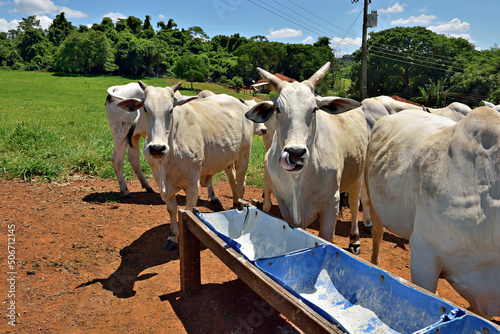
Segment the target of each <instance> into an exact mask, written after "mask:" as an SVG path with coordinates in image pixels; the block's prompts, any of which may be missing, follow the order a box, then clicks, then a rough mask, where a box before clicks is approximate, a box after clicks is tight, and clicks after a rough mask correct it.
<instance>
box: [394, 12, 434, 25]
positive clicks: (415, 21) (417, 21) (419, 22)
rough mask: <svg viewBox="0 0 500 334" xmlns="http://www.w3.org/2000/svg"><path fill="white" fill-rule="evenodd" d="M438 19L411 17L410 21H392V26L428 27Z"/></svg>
mask: <svg viewBox="0 0 500 334" xmlns="http://www.w3.org/2000/svg"><path fill="white" fill-rule="evenodd" d="M436 18H437V17H436V16H435V15H424V14H422V15H420V16H410V17H409V18H408V19H398V20H393V21H391V25H394V26H399V25H408V26H415V25H417V26H427V25H429V24H431V22H432V21H433V20H435V19H436Z"/></svg>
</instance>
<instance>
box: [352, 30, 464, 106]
mask: <svg viewBox="0 0 500 334" xmlns="http://www.w3.org/2000/svg"><path fill="white" fill-rule="evenodd" d="M467 44H468V45H467ZM457 45H460V48H459V49H457V47H456V46H457ZM473 48H474V46H473V45H471V44H470V43H468V42H466V41H465V40H463V39H453V38H450V37H446V36H443V35H438V34H436V33H434V32H432V31H430V30H428V29H426V28H424V27H410V28H405V27H396V28H392V29H387V30H383V31H380V32H373V33H370V38H369V39H368V55H369V59H368V82H367V90H368V95H369V96H376V95H384V94H385V95H392V94H396V95H403V96H407V97H412V96H415V95H418V94H419V89H418V87H423V86H424V85H426V84H428V82H429V80H431V81H433V82H437V81H438V80H444V79H445V78H446V77H448V76H450V75H451V73H452V72H451V71H453V59H456V58H457V57H459V56H460V55H465V54H466V53H467V52H470V51H467V49H468V50H472V49H473ZM360 56H361V52H360V51H359V50H358V51H356V52H355V57H356V59H357V64H356V65H354V66H353V67H352V72H351V80H352V81H353V83H352V86H355V87H358V86H359V76H358V74H359V66H360V65H359V61H360Z"/></svg>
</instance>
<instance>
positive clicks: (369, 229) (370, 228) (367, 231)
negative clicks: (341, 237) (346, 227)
mask: <svg viewBox="0 0 500 334" xmlns="http://www.w3.org/2000/svg"><path fill="white" fill-rule="evenodd" d="M364 229H365V232H366V233H368V234H372V227H371V226H365V227H364Z"/></svg>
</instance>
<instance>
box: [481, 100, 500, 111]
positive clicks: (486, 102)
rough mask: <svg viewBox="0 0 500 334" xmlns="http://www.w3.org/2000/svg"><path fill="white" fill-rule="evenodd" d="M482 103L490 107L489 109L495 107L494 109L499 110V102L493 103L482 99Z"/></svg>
mask: <svg viewBox="0 0 500 334" xmlns="http://www.w3.org/2000/svg"><path fill="white" fill-rule="evenodd" d="M483 103H484V105H485V106H487V107H489V108H491V109H495V110H496V111H500V104H499V105H497V106H496V105H494V104H493V103H491V102H488V101H483Z"/></svg>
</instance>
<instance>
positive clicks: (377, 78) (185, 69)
mask: <svg viewBox="0 0 500 334" xmlns="http://www.w3.org/2000/svg"><path fill="white" fill-rule="evenodd" d="M368 50H369V51H368V96H376V95H400V96H403V97H406V98H413V99H415V100H419V102H421V103H425V104H426V105H428V106H440V105H441V104H446V103H450V102H452V101H460V102H464V103H467V104H469V105H471V106H474V105H478V104H479V101H480V100H481V99H488V100H490V101H491V102H493V103H499V101H500V85H499V83H500V74H499V73H500V49H499V48H498V47H497V46H495V47H493V48H491V49H489V50H481V51H478V50H475V46H474V45H473V44H471V43H470V42H468V41H467V40H465V39H463V38H455V37H449V36H444V35H439V34H436V33H434V32H432V31H430V30H427V29H425V28H424V27H412V28H403V27H397V28H392V29H388V30H384V31H380V32H372V33H370V38H369V40H368ZM327 61H332V62H333V66H332V71H331V72H330V73H329V74H328V75H327V76H326V78H325V79H324V80H323V82H322V83H321V85H320V86H319V87H318V90H317V92H318V93H319V94H323V95H326V94H337V95H341V96H346V95H348V94H350V96H352V97H354V98H356V97H357V91H358V90H359V89H358V87H359V71H360V63H361V49H360V50H358V51H356V52H354V53H353V55H350V56H345V57H343V58H341V59H339V58H337V59H336V58H335V57H334V54H333V51H332V49H331V48H330V45H329V38H328V37H320V38H318V40H317V41H316V42H315V43H314V44H312V45H309V44H285V43H279V42H270V41H268V40H267V38H266V37H265V36H253V37H251V38H246V37H243V36H240V35H239V34H238V33H235V34H234V35H232V36H224V35H217V36H214V37H212V38H210V37H209V36H207V34H206V33H205V32H204V31H203V29H202V28H201V27H197V26H195V27H190V28H188V29H184V28H179V27H178V26H177V24H176V23H175V22H174V20H173V19H170V20H168V22H167V23H165V22H163V21H160V22H158V23H157V26H156V30H155V29H154V28H153V26H152V24H151V17H150V16H149V15H147V16H146V17H145V19H144V21H143V20H141V19H139V18H137V17H134V16H129V17H128V18H126V19H118V21H117V22H116V23H114V22H113V21H112V20H111V18H108V17H104V18H103V19H102V22H101V23H94V24H93V25H92V26H91V27H87V26H84V25H80V26H79V27H75V26H73V25H72V24H71V22H69V21H68V20H67V19H66V18H65V15H64V13H61V14H58V15H57V16H56V17H55V19H54V20H53V21H52V24H51V25H50V26H49V27H48V28H47V29H42V28H41V26H40V21H39V20H37V19H36V16H29V17H27V18H23V19H22V21H20V22H19V25H18V27H17V29H13V30H10V31H8V32H7V33H5V32H2V33H0V65H1V66H2V67H3V68H11V69H16V70H19V69H20V70H46V71H53V72H60V73H72V74H95V75H101V74H116V75H126V76H167V77H177V78H181V79H185V80H188V81H212V82H219V83H222V84H226V83H227V84H231V85H233V86H235V87H237V88H238V87H242V86H244V85H245V86H247V85H250V84H252V83H253V80H257V79H258V76H257V74H256V71H255V67H256V66H259V67H262V68H264V69H266V70H268V71H269V72H271V73H281V74H283V75H286V76H288V77H290V78H293V79H297V80H299V81H300V80H304V79H307V78H308V77H310V76H311V75H312V74H313V73H314V72H315V71H316V70H317V69H318V68H320V67H321V66H322V65H323V64H324V63H326V62H327ZM340 77H344V78H349V79H350V80H351V81H352V85H351V87H350V89H349V91H350V92H349V91H347V92H345V91H344V90H340V91H339V87H337V91H335V90H334V85H333V83H334V82H335V81H336V80H338V79H339V78H340Z"/></svg>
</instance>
